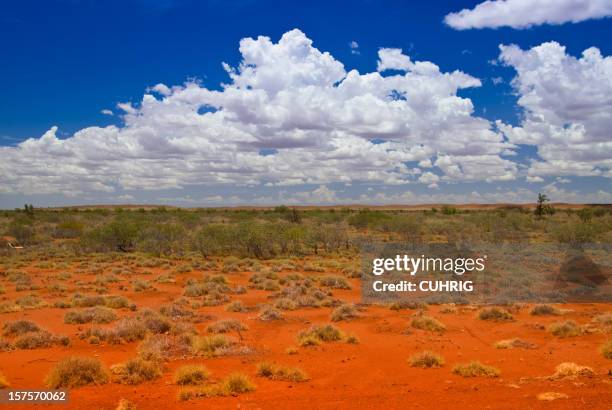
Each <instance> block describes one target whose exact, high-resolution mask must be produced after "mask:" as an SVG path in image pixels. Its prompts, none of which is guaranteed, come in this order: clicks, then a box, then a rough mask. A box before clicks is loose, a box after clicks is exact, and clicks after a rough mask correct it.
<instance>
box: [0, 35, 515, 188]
mask: <svg viewBox="0 0 612 410" xmlns="http://www.w3.org/2000/svg"><path fill="white" fill-rule="evenodd" d="M239 51H240V54H241V56H242V59H241V62H240V64H238V66H236V67H231V66H230V65H228V64H224V67H225V69H226V71H227V73H228V75H229V77H230V81H229V82H227V83H226V84H224V85H223V87H222V88H221V89H220V90H214V89H208V88H206V87H204V86H202V85H201V84H200V83H198V82H194V81H192V82H187V83H186V84H184V85H182V86H172V87H169V86H167V85H164V84H157V85H155V86H154V87H152V88H150V89H149V91H148V92H147V93H146V94H145V95H144V97H143V98H142V100H141V101H140V102H139V103H119V104H117V107H118V108H119V109H120V110H121V111H122V114H121V118H122V120H123V124H122V125H121V126H107V127H88V128H84V129H82V130H79V131H78V132H76V133H74V135H72V136H69V137H68V138H58V137H57V127H53V128H51V129H50V130H49V131H47V132H46V133H45V134H44V135H43V136H42V137H40V138H31V139H29V140H26V141H24V142H22V143H20V144H18V145H17V146H14V147H1V148H0V186H2V190H3V192H9V193H20V194H34V193H35V194H46V193H47V194H50V193H60V194H64V195H67V194H68V193H70V194H71V195H79V194H82V193H87V192H113V191H117V190H160V189H172V188H185V187H189V186H193V185H198V186H202V185H204V186H220V185H226V186H257V185H264V186H289V185H302V184H312V185H322V186H324V185H325V184H328V183H333V182H341V183H353V182H369V183H370V182H376V183H380V184H391V185H393V184H406V183H412V182H417V178H418V177H419V174H421V170H420V169H419V168H418V167H416V166H413V165H408V164H409V163H414V164H421V165H422V166H425V167H431V166H432V165H433V166H437V167H438V170H439V171H440V172H438V174H439V175H440V176H439V179H440V181H446V182H453V181H472V180H473V181H482V180H486V181H498V180H502V181H503V180H509V179H513V178H515V176H516V175H517V167H516V164H515V163H513V162H512V161H509V160H507V159H504V158H502V155H503V154H504V153H507V152H509V151H512V149H513V148H514V146H513V145H512V144H511V143H508V142H507V141H505V139H504V137H503V135H502V134H501V133H500V132H498V131H497V130H496V128H495V126H494V124H492V123H490V122H489V121H488V120H486V119H483V118H480V117H477V116H475V115H474V112H473V111H474V106H473V104H472V101H471V100H470V99H469V98H465V97H460V96H458V95H457V93H458V91H459V90H461V89H464V88H470V87H478V86H480V84H481V83H480V81H479V80H478V79H477V78H474V77H472V76H470V75H469V74H466V73H464V72H461V71H458V70H457V71H453V72H442V71H441V70H440V69H439V68H438V66H437V65H435V64H434V63H432V62H427V61H424V62H423V61H415V62H413V61H412V60H411V59H410V57H409V56H407V55H405V54H403V53H402V52H401V50H398V49H381V50H380V52H379V60H380V61H379V62H378V67H379V70H381V71H385V70H388V69H395V70H400V71H399V72H391V73H389V72H385V73H384V75H383V73H381V72H378V71H376V72H370V73H360V72H358V71H357V70H351V71H347V70H346V69H345V67H344V65H343V64H342V63H341V62H340V61H338V60H337V59H335V58H334V57H333V56H332V55H331V54H330V53H328V52H325V51H321V50H319V49H317V48H316V47H314V46H313V42H312V40H311V39H309V38H308V37H307V36H306V35H305V34H304V33H302V32H301V31H300V30H292V31H289V32H287V33H285V34H284V35H283V36H282V37H281V38H280V40H279V41H278V42H274V41H272V39H270V38H269V37H264V36H260V37H257V38H245V39H243V40H241V41H240V46H239ZM261 150H265V152H267V153H268V154H267V155H261V154H260V151H261ZM432 175H433V174H432ZM430 178H431V177H430ZM434 183H435V182H434ZM319 194H320V195H319V196H321V197H324V198H325V197H327V198H328V199H329V198H333V197H330V196H329V195H327V194H326V193H325V192H319Z"/></svg>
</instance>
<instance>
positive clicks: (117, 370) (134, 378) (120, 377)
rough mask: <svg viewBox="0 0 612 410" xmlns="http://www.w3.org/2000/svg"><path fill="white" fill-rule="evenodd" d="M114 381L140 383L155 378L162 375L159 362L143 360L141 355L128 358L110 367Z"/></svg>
mask: <svg viewBox="0 0 612 410" xmlns="http://www.w3.org/2000/svg"><path fill="white" fill-rule="evenodd" d="M111 372H112V373H113V375H115V376H116V377H115V381H117V382H119V383H122V384H140V383H142V382H145V381H149V380H154V379H157V378H158V377H160V376H161V375H162V366H161V363H160V362H158V361H156V360H145V359H143V358H141V357H136V358H134V359H130V360H128V361H127V362H125V363H123V364H118V365H114V366H113V367H111Z"/></svg>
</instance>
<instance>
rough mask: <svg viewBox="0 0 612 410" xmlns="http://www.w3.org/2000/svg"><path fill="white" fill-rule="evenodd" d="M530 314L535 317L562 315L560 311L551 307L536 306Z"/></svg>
mask: <svg viewBox="0 0 612 410" xmlns="http://www.w3.org/2000/svg"><path fill="white" fill-rule="evenodd" d="M529 313H530V314H531V315H533V316H552V315H560V314H561V312H560V311H559V309H557V308H556V307H554V306H550V305H536V306H534V307H533V308H532V309H531V311H530V312H529Z"/></svg>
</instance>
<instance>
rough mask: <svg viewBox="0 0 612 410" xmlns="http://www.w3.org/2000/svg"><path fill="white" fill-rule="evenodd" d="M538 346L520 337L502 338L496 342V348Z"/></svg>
mask: <svg viewBox="0 0 612 410" xmlns="http://www.w3.org/2000/svg"><path fill="white" fill-rule="evenodd" d="M536 347H537V346H536V345H535V344H533V343H529V342H527V341H525V340H522V339H519V338H518V337H515V338H513V339H505V340H500V341H499V342H497V343H495V348H496V349H514V348H519V349H535V348H536Z"/></svg>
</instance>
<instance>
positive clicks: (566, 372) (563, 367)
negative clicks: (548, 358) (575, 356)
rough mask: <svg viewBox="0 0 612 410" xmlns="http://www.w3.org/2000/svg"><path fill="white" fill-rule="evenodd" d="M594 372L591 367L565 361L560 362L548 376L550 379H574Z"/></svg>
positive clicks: (591, 374) (589, 375)
mask: <svg viewBox="0 0 612 410" xmlns="http://www.w3.org/2000/svg"><path fill="white" fill-rule="evenodd" d="M594 375H595V372H594V371H593V369H591V368H590V367H587V366H580V365H578V364H576V363H572V362H565V363H561V364H560V365H558V366H557V367H556V368H555V373H554V374H553V375H552V376H550V377H549V379H550V380H559V379H565V378H570V379H574V378H576V377H579V376H582V377H593V376H594Z"/></svg>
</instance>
